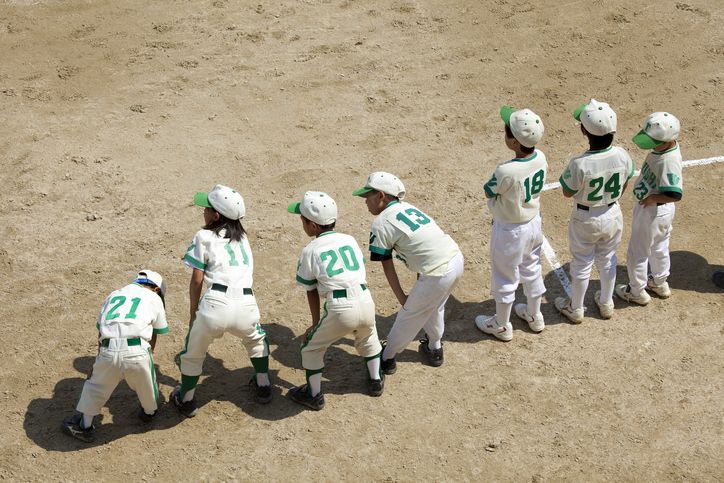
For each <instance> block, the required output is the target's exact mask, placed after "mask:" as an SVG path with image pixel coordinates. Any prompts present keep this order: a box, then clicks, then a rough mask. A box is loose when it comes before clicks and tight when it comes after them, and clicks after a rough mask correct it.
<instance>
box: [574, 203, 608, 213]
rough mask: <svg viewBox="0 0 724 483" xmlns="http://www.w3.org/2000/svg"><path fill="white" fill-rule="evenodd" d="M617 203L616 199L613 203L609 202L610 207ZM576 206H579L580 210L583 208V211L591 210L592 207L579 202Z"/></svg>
mask: <svg viewBox="0 0 724 483" xmlns="http://www.w3.org/2000/svg"><path fill="white" fill-rule="evenodd" d="M615 204H616V202H615V201H614V202H613V203H609V204H608V207H609V208H610V207H612V206H613V205H615ZM576 208H578V209H579V210H583V211H589V210H590V209H591V207H590V206H586V205H579V204H578V203H576Z"/></svg>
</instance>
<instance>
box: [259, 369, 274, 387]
mask: <svg viewBox="0 0 724 483" xmlns="http://www.w3.org/2000/svg"><path fill="white" fill-rule="evenodd" d="M256 385H257V386H260V387H261V386H269V385H271V381H270V380H269V373H268V372H262V373H257V375H256Z"/></svg>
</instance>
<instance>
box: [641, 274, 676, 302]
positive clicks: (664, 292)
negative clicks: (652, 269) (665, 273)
mask: <svg viewBox="0 0 724 483" xmlns="http://www.w3.org/2000/svg"><path fill="white" fill-rule="evenodd" d="M646 290H648V291H649V292H653V293H655V294H656V295H658V296H659V297H661V298H662V299H667V298H669V297H671V289H670V288H669V283H668V282H664V283H662V284H661V285H656V284H655V283H654V279H653V278H651V277H649V280H648V282H647V283H646Z"/></svg>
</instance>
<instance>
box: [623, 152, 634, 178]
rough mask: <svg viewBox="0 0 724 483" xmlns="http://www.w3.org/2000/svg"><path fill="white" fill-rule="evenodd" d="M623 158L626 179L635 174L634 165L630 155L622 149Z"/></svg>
mask: <svg viewBox="0 0 724 483" xmlns="http://www.w3.org/2000/svg"><path fill="white" fill-rule="evenodd" d="M623 155H624V159H625V160H626V172H627V175H626V181H628V180H630V179H631V178H633V177H634V174H636V165H635V164H634V162H633V159H631V155H629V154H628V152H626V151H623Z"/></svg>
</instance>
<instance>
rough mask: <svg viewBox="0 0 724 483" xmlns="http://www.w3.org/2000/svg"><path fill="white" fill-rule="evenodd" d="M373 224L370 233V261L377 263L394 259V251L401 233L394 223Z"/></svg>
mask: <svg viewBox="0 0 724 483" xmlns="http://www.w3.org/2000/svg"><path fill="white" fill-rule="evenodd" d="M377 221H378V220H375V223H372V231H371V232H370V259H371V260H375V261H380V260H386V259H389V258H392V250H393V249H394V247H395V243H397V240H398V239H399V238H400V233H399V230H397V228H395V226H394V225H392V223H384V222H382V223H378V222H377Z"/></svg>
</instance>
